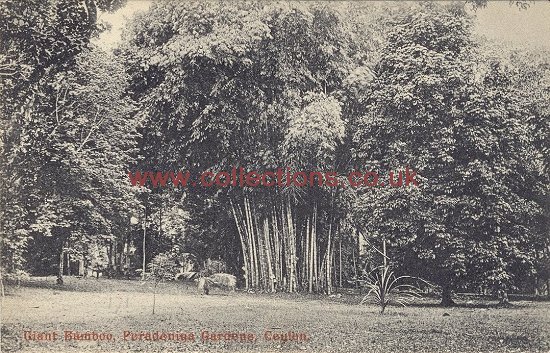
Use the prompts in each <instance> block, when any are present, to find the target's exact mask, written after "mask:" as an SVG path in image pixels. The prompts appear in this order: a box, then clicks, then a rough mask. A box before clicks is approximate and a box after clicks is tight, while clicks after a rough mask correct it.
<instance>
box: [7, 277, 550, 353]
mask: <svg viewBox="0 0 550 353" xmlns="http://www.w3.org/2000/svg"><path fill="white" fill-rule="evenodd" d="M65 280H66V284H65V285H64V286H63V287H58V286H57V285H55V284H54V283H55V279H54V278H53V277H52V278H47V279H44V278H40V279H33V280H32V282H29V283H25V285H24V286H22V287H20V288H13V287H8V292H7V296H6V297H5V298H4V300H3V304H2V352H13V351H21V352H22V351H24V352H40V351H59V352H65V351H71V352H77V351H78V352H81V351H93V352H112V351H116V352H125V351H146V352H160V351H178V352H181V351H193V352H219V351H251V352H279V351H282V352H288V351H306V352H403V351H412V352H536V351H539V352H547V351H548V350H549V349H550V303H549V302H529V301H517V302H514V306H513V307H510V308H494V307H491V306H489V305H487V306H486V307H485V308H480V307H479V306H485V305H486V304H488V303H486V302H479V301H478V302H476V303H474V306H477V307H455V308H440V307H437V306H435V303H436V302H435V301H433V300H426V299H425V300H423V301H420V302H417V303H416V304H415V305H414V306H410V307H407V308H400V307H389V308H388V309H387V312H386V313H385V314H384V315H380V314H379V313H378V308H377V307H376V306H374V305H364V306H358V305H356V304H354V303H358V302H359V301H360V300H361V298H360V297H359V296H349V295H344V296H342V297H341V298H328V297H326V296H308V295H288V294H278V295H276V296H275V295H263V294H262V295H260V294H248V293H242V292H235V293H227V292H223V291H221V290H214V292H213V295H211V296H201V295H199V294H198V293H197V291H196V289H195V288H194V287H193V286H190V287H187V288H186V287H185V286H184V285H183V284H181V283H165V284H161V285H159V294H158V295H157V302H156V309H155V312H156V313H155V315H154V316H153V315H151V309H152V298H153V295H152V286H151V285H149V284H145V285H142V284H141V283H140V282H139V281H124V280H107V279H99V280H96V279H91V278H89V279H76V278H66V279H65ZM444 314H448V315H444ZM25 330H33V331H50V332H51V331H55V332H58V334H59V336H60V338H59V339H58V340H56V341H53V342H52V341H32V340H25V339H24V337H23V331H25ZM65 330H72V331H80V332H86V331H88V332H90V331H95V332H97V333H100V332H106V333H111V334H112V335H113V337H114V340H113V341H64V340H63V338H62V336H63V331H65ZM125 330H127V331H133V332H154V331H160V332H193V333H194V334H195V341H194V342H179V341H146V340H145V341H125V340H124V339H123V331H125ZM266 330H267V331H272V332H281V333H283V332H288V331H293V332H297V333H306V334H307V336H308V337H309V340H308V341H297V342H294V341H293V342H281V341H272V340H271V341H270V340H266V339H265V337H264V333H265V331H266ZM202 331H209V332H227V331H230V332H248V333H253V334H255V335H256V336H257V340H256V341H255V342H253V343H240V342H223V341H222V342H202V341H201V337H200V336H201V332H202Z"/></svg>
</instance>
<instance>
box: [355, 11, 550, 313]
mask: <svg viewBox="0 0 550 353" xmlns="http://www.w3.org/2000/svg"><path fill="white" fill-rule="evenodd" d="M470 24H471V22H470V20H469V18H468V16H467V14H466V13H465V12H464V10H463V7H462V6H457V5H456V4H448V5H438V4H421V5H419V7H418V8H416V9H414V11H412V12H407V13H406V14H405V15H403V16H402V17H401V18H400V19H399V20H398V21H397V23H396V25H395V27H394V30H393V32H392V33H391V35H390V40H389V41H388V45H387V47H386V50H385V51H384V55H383V56H382V59H381V61H380V63H379V64H378V66H377V68H376V70H375V76H376V78H375V80H374V81H373V83H372V85H371V86H370V90H368V92H367V93H366V94H367V95H366V96H365V98H364V101H363V102H365V105H364V107H365V110H366V111H367V112H368V113H367V114H365V115H363V116H362V117H361V118H360V119H359V120H358V128H357V131H356V133H355V142H356V143H357V145H356V146H357V147H356V151H357V158H358V161H360V162H363V163H367V164H370V165H375V166H382V167H383V168H385V169H386V171H387V170H388V169H394V170H395V169H398V168H403V169H405V168H406V167H410V168H414V169H415V170H417V171H418V172H419V175H418V180H419V181H420V186H419V187H418V188H416V189H415V188H409V189H377V190H365V191H363V192H362V195H361V197H360V198H359V201H358V208H357V210H358V212H357V218H358V220H362V221H363V222H362V224H363V226H364V230H365V231H366V233H367V234H368V235H370V236H378V237H379V238H380V237H384V238H386V239H388V240H389V244H390V250H391V251H390V253H392V254H393V256H394V259H395V261H396V262H397V264H398V265H400V266H402V267H403V268H406V269H407V270H408V271H415V272H417V274H421V275H423V276H424V277H428V279H430V280H433V281H435V282H436V283H437V284H439V285H441V287H442V288H443V300H442V303H443V304H445V305H449V304H451V303H452V299H451V291H452V290H453V289H455V288H457V286H458V285H462V284H470V285H472V284H486V285H491V286H497V287H502V286H506V285H510V283H511V278H512V273H513V271H514V269H517V268H518V266H519V267H520V268H522V269H523V270H522V271H521V272H522V273H525V271H528V270H529V267H530V266H531V265H529V262H530V261H531V260H532V258H531V257H530V256H529V255H528V253H529V247H530V246H532V245H533V244H534V241H535V239H536V237H535V236H534V233H533V231H532V228H530V226H529V225H530V224H532V222H536V219H537V217H540V215H541V207H540V206H539V205H537V204H536V203H534V202H533V195H528V193H527V192H526V190H522V188H521V187H520V185H538V186H540V185H541V181H542V179H538V178H539V177H540V176H541V170H540V168H537V165H538V163H537V162H538V161H539V160H540V158H539V157H540V155H538V154H537V152H536V149H535V148H534V146H533V143H532V142H533V140H532V138H531V137H530V136H529V133H528V129H526V128H525V127H526V126H528V125H524V124H525V119H526V109H525V105H524V102H522V101H521V100H520V99H518V96H517V94H515V92H514V91H513V90H512V89H511V88H510V85H509V82H508V81H507V78H506V77H505V75H504V76H503V75H502V73H500V72H499V70H498V66H497V65H495V66H493V68H492V69H491V70H487V72H486V73H485V74H481V75H475V74H474V73H476V72H479V71H474V63H475V60H474V58H473V55H472V54H473V51H472V49H473V47H474V44H473V43H472V41H471V39H470V38H471V36H470ZM531 183H532V184H531ZM538 186H535V187H528V189H529V190H530V191H531V192H536V191H535V190H537V189H539V192H540V187H538ZM522 263H523V264H524V265H522Z"/></svg>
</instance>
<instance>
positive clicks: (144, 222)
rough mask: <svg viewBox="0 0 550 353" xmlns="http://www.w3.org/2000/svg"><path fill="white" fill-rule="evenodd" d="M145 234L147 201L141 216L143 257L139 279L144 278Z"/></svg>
mask: <svg viewBox="0 0 550 353" xmlns="http://www.w3.org/2000/svg"><path fill="white" fill-rule="evenodd" d="M146 235H147V202H146V203H145V211H144V218H143V244H142V245H143V249H142V250H143V259H142V264H141V271H142V272H141V280H142V281H144V280H145V269H146V268H145V236H146Z"/></svg>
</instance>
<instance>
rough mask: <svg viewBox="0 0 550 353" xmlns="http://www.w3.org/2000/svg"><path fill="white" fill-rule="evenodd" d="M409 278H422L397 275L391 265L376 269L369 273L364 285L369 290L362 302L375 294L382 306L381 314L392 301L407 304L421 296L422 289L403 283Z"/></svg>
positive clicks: (376, 299) (378, 303)
mask: <svg viewBox="0 0 550 353" xmlns="http://www.w3.org/2000/svg"><path fill="white" fill-rule="evenodd" d="M373 272H374V274H373ZM407 279H416V280H421V279H419V278H416V277H412V276H396V275H395V273H394V272H393V270H391V269H390V266H387V265H386V266H381V267H380V268H377V269H375V270H374V271H372V272H371V273H369V274H368V275H367V280H366V281H365V284H364V286H365V287H366V288H368V290H369V291H368V292H367V294H366V295H365V296H364V297H363V299H362V300H361V304H363V303H365V301H366V300H367V298H369V297H370V296H371V295H373V296H374V297H375V301H376V304H377V305H379V306H380V313H381V314H383V313H384V310H385V309H386V306H388V304H390V303H397V304H400V305H402V306H407V304H409V303H410V302H411V301H413V300H414V299H415V298H419V297H421V290H420V289H419V288H418V287H416V286H414V285H412V284H406V283H402V282H403V281H404V280H407ZM421 281H423V280H421ZM423 282H425V281H423Z"/></svg>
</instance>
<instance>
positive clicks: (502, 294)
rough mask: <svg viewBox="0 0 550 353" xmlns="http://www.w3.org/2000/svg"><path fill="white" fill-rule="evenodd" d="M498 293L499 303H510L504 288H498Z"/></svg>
mask: <svg viewBox="0 0 550 353" xmlns="http://www.w3.org/2000/svg"><path fill="white" fill-rule="evenodd" d="M498 292H499V294H498V299H499V304H501V305H502V304H504V305H505V304H510V301H509V300H508V293H507V292H506V290H504V289H500V290H499V291H498Z"/></svg>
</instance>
